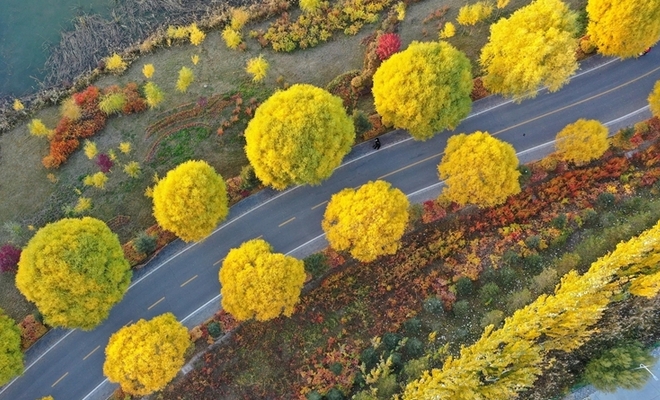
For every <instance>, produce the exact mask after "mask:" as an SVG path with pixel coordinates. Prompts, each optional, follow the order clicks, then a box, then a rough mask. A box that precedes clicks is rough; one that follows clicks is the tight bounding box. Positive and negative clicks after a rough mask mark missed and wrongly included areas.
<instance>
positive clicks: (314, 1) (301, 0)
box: [298, 0, 321, 14]
mask: <svg viewBox="0 0 660 400" xmlns="http://www.w3.org/2000/svg"><path fill="white" fill-rule="evenodd" d="M298 5H299V6H300V9H301V10H302V11H303V12H304V13H308V14H311V13H315V12H316V11H317V10H318V9H319V7H321V0H298Z"/></svg>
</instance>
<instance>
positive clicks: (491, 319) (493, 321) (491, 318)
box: [479, 310, 504, 328]
mask: <svg viewBox="0 0 660 400" xmlns="http://www.w3.org/2000/svg"><path fill="white" fill-rule="evenodd" d="M502 321H504V312H502V311H500V310H492V311H489V312H488V313H486V315H484V316H483V317H482V318H481V321H480V322H479V325H481V327H482V328H485V327H487V326H488V325H495V327H496V328H497V326H498V325H499V324H500V323H501V322H502Z"/></svg>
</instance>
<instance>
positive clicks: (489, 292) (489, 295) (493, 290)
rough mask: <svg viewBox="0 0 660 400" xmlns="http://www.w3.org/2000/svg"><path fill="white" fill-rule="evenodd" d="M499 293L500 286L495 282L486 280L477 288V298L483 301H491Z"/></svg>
mask: <svg viewBox="0 0 660 400" xmlns="http://www.w3.org/2000/svg"><path fill="white" fill-rule="evenodd" d="M499 294H500V287H499V286H497V283H495V282H488V283H487V284H485V285H483V286H482V287H481V289H479V298H480V299H481V301H482V302H483V303H486V304H488V303H491V302H493V301H494V300H495V298H496V297H497V295H499Z"/></svg>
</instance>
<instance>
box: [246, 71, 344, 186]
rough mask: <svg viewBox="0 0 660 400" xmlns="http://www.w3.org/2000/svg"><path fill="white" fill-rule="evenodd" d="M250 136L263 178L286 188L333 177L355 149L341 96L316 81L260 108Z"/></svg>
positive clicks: (253, 161) (248, 131)
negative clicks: (334, 94) (313, 84)
mask: <svg viewBox="0 0 660 400" xmlns="http://www.w3.org/2000/svg"><path fill="white" fill-rule="evenodd" d="M245 140H246V142H247V144H246V146H245V153H246V155H247V158H248V160H249V161H250V164H252V167H253V168H254V172H255V174H256V175H257V177H258V178H259V180H260V181H261V182H263V183H264V184H265V185H269V186H272V187H273V188H275V189H278V190H281V189H284V188H286V187H287V186H289V185H292V184H305V183H308V184H314V185H316V184H319V183H321V181H322V180H324V179H326V178H328V177H329V176H330V175H331V174H332V171H333V170H334V169H335V168H336V167H337V166H339V164H341V160H342V159H343V158H344V156H345V155H346V153H348V151H349V150H350V149H351V146H352V145H353V141H354V140H355V127H354V125H353V120H352V119H351V118H350V117H349V116H348V115H347V114H346V111H345V110H344V106H343V104H342V101H341V99H339V97H336V96H333V95H331V94H330V93H328V92H327V91H325V90H323V89H319V88H317V87H314V86H312V85H306V84H303V85H293V86H291V87H290V88H289V89H287V90H283V91H279V92H276V93H275V94H273V95H272V96H271V97H270V98H269V99H268V100H266V101H265V102H264V103H263V104H261V105H260V106H259V107H258V108H257V110H256V112H255V114H254V118H252V120H251V121H250V122H249V124H248V126H247V128H246V129H245Z"/></svg>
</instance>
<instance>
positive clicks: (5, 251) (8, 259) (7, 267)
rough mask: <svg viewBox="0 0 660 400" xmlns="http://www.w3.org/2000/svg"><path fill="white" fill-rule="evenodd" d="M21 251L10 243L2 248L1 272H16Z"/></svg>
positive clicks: (0, 248)
mask: <svg viewBox="0 0 660 400" xmlns="http://www.w3.org/2000/svg"><path fill="white" fill-rule="evenodd" d="M20 259H21V249H20V248H18V247H16V246H14V245H11V244H9V243H7V244H4V245H3V246H2V247H0V272H16V267H17V266H18V260H20Z"/></svg>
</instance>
